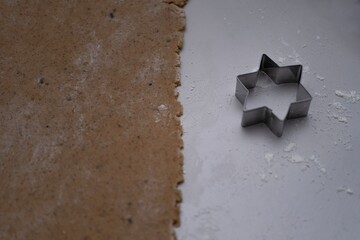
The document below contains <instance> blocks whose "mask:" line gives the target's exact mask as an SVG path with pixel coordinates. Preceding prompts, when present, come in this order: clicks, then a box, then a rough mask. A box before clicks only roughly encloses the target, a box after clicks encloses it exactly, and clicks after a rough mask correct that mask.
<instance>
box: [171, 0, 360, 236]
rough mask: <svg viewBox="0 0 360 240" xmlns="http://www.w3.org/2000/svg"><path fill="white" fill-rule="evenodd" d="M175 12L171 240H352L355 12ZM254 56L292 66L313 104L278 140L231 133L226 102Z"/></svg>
mask: <svg viewBox="0 0 360 240" xmlns="http://www.w3.org/2000/svg"><path fill="white" fill-rule="evenodd" d="M185 11H186V16H187V29H186V33H185V45H184V48H183V51H182V53H181V61H182V68H181V78H182V86H181V87H180V88H179V92H180V101H181V102H182V104H183V106H184V115H183V117H182V124H183V127H184V136H183V139H184V157H185V165H184V172H185V183H184V184H183V185H181V187H180V189H181V191H182V194H183V203H182V204H181V212H182V213H181V227H180V228H178V229H177V230H176V232H177V236H178V238H179V240H197V239H209V240H211V239H218V240H235V239H244V240H245V239H246V240H255V239H276V240H282V239H286V240H288V239H289V240H290V239H299V240H304V239H316V240H332V239H344V240H355V239H360V150H359V147H360V146H359V145H360V141H359V140H360V124H359V123H360V101H359V98H360V97H359V94H360V2H359V1H357V0H346V1H344V0H336V1H323V0H321V1H314V0H305V1H297V0H290V1H289V0H282V1H280V0H279V1H269V0H262V1H253V0H244V1H240V0H223V1H219V0H190V1H189V3H188V5H187V6H186V7H185ZM263 53H266V54H267V55H268V56H269V57H271V58H272V59H273V60H274V61H275V62H277V63H278V64H279V65H281V66H283V65H290V64H302V65H303V76H302V81H301V82H302V84H303V85H304V86H305V88H306V89H307V90H308V91H309V92H310V94H311V95H312V96H313V100H312V103H311V107H310V111H309V115H308V117H306V118H301V119H296V120H290V121H287V124H286V126H285V129H284V134H283V136H282V137H281V138H278V137H276V136H275V135H273V134H272V133H271V132H270V130H269V129H268V128H267V127H266V126H265V125H262V124H261V125H257V126H252V127H248V128H242V127H241V117H242V105H241V104H240V103H239V102H238V101H237V99H236V98H235V94H234V93H235V83H236V76H237V75H238V74H243V73H248V72H251V71H255V70H256V69H257V68H258V66H259V62H260V58H261V55H262V54H263ZM337 90H338V91H337ZM336 91H337V92H336ZM350 91H356V92H350ZM336 93H337V94H336Z"/></svg>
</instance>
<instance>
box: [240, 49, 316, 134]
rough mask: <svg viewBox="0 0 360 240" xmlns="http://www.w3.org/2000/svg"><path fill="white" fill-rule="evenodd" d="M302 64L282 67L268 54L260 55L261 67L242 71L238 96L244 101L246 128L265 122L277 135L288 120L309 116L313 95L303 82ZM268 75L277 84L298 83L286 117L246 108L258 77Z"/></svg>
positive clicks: (262, 108) (242, 123)
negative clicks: (250, 71) (243, 72)
mask: <svg viewBox="0 0 360 240" xmlns="http://www.w3.org/2000/svg"><path fill="white" fill-rule="evenodd" d="M301 74H302V65H291V66H283V67H280V66H279V65H277V64H276V63H275V62H274V61H273V60H272V59H271V58H269V57H268V56H267V55H266V54H263V55H262V57H261V62H260V67H259V70H258V71H256V72H252V73H247V74H241V75H238V76H237V78H236V92H235V96H236V98H237V99H238V100H239V101H240V102H241V103H242V104H243V116H242V121H241V126H243V127H247V126H251V125H254V124H258V123H265V124H266V125H267V126H268V127H269V129H270V130H271V131H272V132H273V133H274V134H275V135H276V136H278V137H281V136H282V134H283V131H284V125H285V120H286V119H292V118H299V117H305V116H307V114H308V112H309V108H310V103H311V100H312V97H311V95H310V93H309V92H308V91H307V90H306V89H305V88H304V87H303V85H301V83H300V80H301ZM264 75H265V76H266V77H268V78H270V79H271V81H273V82H274V83H275V84H277V85H278V84H284V83H297V84H298V88H297V93H296V100H295V102H292V103H290V106H289V109H288V112H287V114H286V117H285V118H283V119H280V118H279V117H277V116H276V115H275V114H274V113H273V111H272V109H270V108H268V107H259V108H254V109H247V108H246V101H247V97H248V95H249V92H250V89H252V88H255V87H256V83H257V81H258V79H259V76H264Z"/></svg>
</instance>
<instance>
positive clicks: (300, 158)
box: [289, 154, 305, 163]
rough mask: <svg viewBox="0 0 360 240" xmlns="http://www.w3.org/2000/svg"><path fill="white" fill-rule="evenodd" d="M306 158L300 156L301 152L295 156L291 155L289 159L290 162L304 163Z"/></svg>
mask: <svg viewBox="0 0 360 240" xmlns="http://www.w3.org/2000/svg"><path fill="white" fill-rule="evenodd" d="M304 161H305V160H304V158H303V157H302V156H300V155H299V154H295V155H293V156H291V158H290V159H289V162H292V163H302V162H304Z"/></svg>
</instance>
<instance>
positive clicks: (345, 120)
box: [333, 114, 348, 123]
mask: <svg viewBox="0 0 360 240" xmlns="http://www.w3.org/2000/svg"><path fill="white" fill-rule="evenodd" d="M333 118H335V119H337V120H338V122H341V123H348V119H347V118H346V117H343V116H339V115H337V114H333Z"/></svg>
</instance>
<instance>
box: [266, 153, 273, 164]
mask: <svg viewBox="0 0 360 240" xmlns="http://www.w3.org/2000/svg"><path fill="white" fill-rule="evenodd" d="M273 159H274V154H273V153H266V154H265V160H266V161H267V162H268V163H270V162H271V161H272V160H273Z"/></svg>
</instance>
